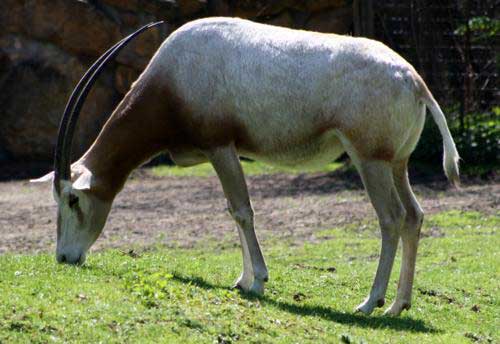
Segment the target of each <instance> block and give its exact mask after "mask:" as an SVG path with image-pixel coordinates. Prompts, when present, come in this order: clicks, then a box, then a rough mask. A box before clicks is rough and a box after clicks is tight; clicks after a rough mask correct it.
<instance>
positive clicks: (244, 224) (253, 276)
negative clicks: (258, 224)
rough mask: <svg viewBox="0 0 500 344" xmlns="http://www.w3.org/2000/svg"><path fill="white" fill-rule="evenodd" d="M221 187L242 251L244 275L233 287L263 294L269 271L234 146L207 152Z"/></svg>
mask: <svg viewBox="0 0 500 344" xmlns="http://www.w3.org/2000/svg"><path fill="white" fill-rule="evenodd" d="M206 154H207V157H208V159H209V160H210V162H211V163H212V165H213V166H214V169H215V171H216V172H217V175H218V176H219V179H220V181H221V184H222V188H223V190H224V194H225V196H226V198H227V201H228V205H229V212H230V213H231V216H232V217H233V219H234V220H235V221H236V223H237V226H238V233H239V236H240V241H241V247H242V251H243V273H242V274H241V276H240V278H239V279H238V280H237V282H236V286H237V287H239V288H242V289H243V290H245V291H250V292H254V293H257V294H262V293H263V292H264V282H266V281H267V280H268V272H267V267H266V263H265V261H264V257H263V255H262V251H261V249H260V245H259V242H258V240H257V236H256V235H255V230H254V221H253V210H252V206H251V203H250V198H249V196H248V189H247V185H246V183H245V177H244V175H243V170H242V168H241V164H240V161H239V159H238V155H237V152H236V149H235V148H234V146H233V145H230V146H226V147H219V148H216V149H213V150H211V151H209V152H206Z"/></svg>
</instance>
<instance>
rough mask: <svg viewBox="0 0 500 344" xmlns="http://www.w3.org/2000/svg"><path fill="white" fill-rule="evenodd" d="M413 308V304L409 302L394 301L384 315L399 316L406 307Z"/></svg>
mask: <svg viewBox="0 0 500 344" xmlns="http://www.w3.org/2000/svg"><path fill="white" fill-rule="evenodd" d="M410 308H411V304H410V303H407V302H403V303H396V302H394V303H393V304H392V305H390V306H389V308H387V309H386V310H385V312H384V315H387V316H393V317H397V316H399V315H400V314H401V312H403V311H404V310H405V309H406V310H409V309H410Z"/></svg>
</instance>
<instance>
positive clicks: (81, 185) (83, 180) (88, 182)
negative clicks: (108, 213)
mask: <svg viewBox="0 0 500 344" xmlns="http://www.w3.org/2000/svg"><path fill="white" fill-rule="evenodd" d="M93 181H94V175H93V174H92V172H90V171H89V170H88V169H84V171H83V173H82V174H80V175H79V176H78V178H77V179H76V180H75V182H74V183H73V185H72V188H73V189H75V190H90V188H91V187H92V184H93Z"/></svg>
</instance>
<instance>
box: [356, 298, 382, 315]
mask: <svg viewBox="0 0 500 344" xmlns="http://www.w3.org/2000/svg"><path fill="white" fill-rule="evenodd" d="M384 304H385V300H384V299H379V300H377V301H371V300H370V298H367V299H366V300H365V301H363V303H361V304H360V305H359V306H358V307H356V310H355V312H356V313H363V314H366V315H370V314H372V312H373V310H374V309H375V308H376V307H382V306H383V305H384Z"/></svg>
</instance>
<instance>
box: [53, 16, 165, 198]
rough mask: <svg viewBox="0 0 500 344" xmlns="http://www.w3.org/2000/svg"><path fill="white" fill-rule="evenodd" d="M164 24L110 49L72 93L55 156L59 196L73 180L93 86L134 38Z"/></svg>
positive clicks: (129, 38) (156, 23) (63, 118)
mask: <svg viewBox="0 0 500 344" xmlns="http://www.w3.org/2000/svg"><path fill="white" fill-rule="evenodd" d="M162 23H163V21H159V22H155V23H150V24H148V25H145V26H143V27H141V28H140V29H139V30H137V31H135V32H133V33H131V34H130V35H128V36H127V37H125V38H124V39H122V40H121V41H119V42H118V43H116V44H115V45H113V46H112V47H111V48H109V49H108V50H107V51H106V52H105V53H104V54H103V55H102V56H101V57H99V59H97V61H96V62H94V64H93V65H92V66H91V67H90V68H89V69H88V70H87V72H85V74H84V75H83V77H82V78H81V79H80V81H79V82H78V84H77V85H76V87H75V89H74V90H73V92H72V93H71V96H70V97H69V99H68V102H67V103H66V107H65V109H64V113H63V115H62V118H61V122H60V124H59V132H58V136H57V144H56V151H55V156H54V187H55V190H56V192H57V194H60V193H61V181H62V180H71V145H72V143H73V136H74V133H75V129H76V123H77V121H78V116H79V114H80V110H81V108H82V106H83V103H84V102H85V99H86V98H87V95H88V94H89V92H90V90H91V88H92V85H93V84H94V83H95V81H96V79H97V77H99V75H100V74H101V72H102V70H103V68H104V67H105V66H106V64H107V63H108V62H109V61H111V60H112V59H113V58H114V57H115V56H116V55H117V54H118V53H119V52H120V50H121V49H122V48H123V47H125V46H126V45H127V44H128V43H129V42H130V41H131V40H132V39H133V38H134V37H136V36H137V35H139V34H140V33H142V32H143V31H146V30H147V29H149V28H152V27H155V26H158V25H160V24H162Z"/></svg>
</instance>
